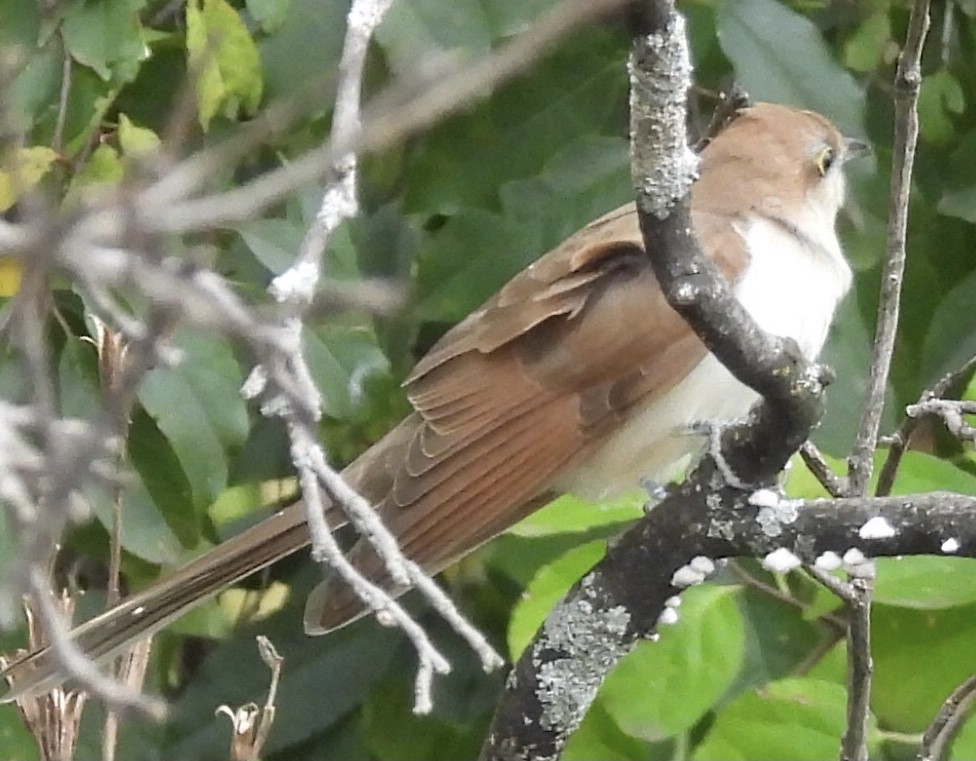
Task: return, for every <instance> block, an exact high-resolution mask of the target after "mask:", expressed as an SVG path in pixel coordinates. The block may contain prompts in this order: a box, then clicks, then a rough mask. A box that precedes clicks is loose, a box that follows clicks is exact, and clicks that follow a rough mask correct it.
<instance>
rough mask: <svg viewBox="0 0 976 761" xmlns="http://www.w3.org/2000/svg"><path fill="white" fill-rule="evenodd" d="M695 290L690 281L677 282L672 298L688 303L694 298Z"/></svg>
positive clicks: (680, 302)
mask: <svg viewBox="0 0 976 761" xmlns="http://www.w3.org/2000/svg"><path fill="white" fill-rule="evenodd" d="M696 296H697V292H696V290H695V288H694V286H692V285H691V283H678V287H677V288H676V289H675V291H674V298H675V299H676V300H677V301H678V303H679V304H690V303H691V302H693V301H694V300H695V297H696Z"/></svg>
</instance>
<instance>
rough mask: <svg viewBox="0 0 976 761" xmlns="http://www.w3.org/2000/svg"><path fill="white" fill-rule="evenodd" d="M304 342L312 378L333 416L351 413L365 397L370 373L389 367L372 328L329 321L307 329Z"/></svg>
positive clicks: (342, 416)
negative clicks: (323, 324) (336, 323)
mask: <svg viewBox="0 0 976 761" xmlns="http://www.w3.org/2000/svg"><path fill="white" fill-rule="evenodd" d="M303 342H304V345H305V359H306V360H307V361H308V366H309V370H310V371H311V373H312V378H313V379H314V380H315V383H316V384H317V385H318V387H319V389H320V391H321V392H322V408H323V409H324V410H325V412H326V413H327V414H328V415H331V416H332V417H335V418H340V419H344V418H348V417H350V416H351V415H352V414H353V413H354V412H355V410H356V409H357V408H358V407H359V405H360V404H361V403H362V401H363V390H364V386H365V384H366V382H367V380H368V379H369V377H370V376H371V375H373V374H374V373H385V372H387V371H388V367H389V365H388V363H387V361H386V357H385V356H384V355H383V352H381V351H380V349H379V347H378V346H377V345H376V336H375V335H373V332H372V331H371V330H369V329H368V328H365V327H356V326H341V325H328V326H326V327H323V328H319V329H318V330H314V331H313V330H306V331H304V334H303Z"/></svg>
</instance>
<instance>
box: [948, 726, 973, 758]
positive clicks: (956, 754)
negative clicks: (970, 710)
mask: <svg viewBox="0 0 976 761" xmlns="http://www.w3.org/2000/svg"><path fill="white" fill-rule="evenodd" d="M971 758H976V720H974V719H973V717H972V714H970V716H969V718H968V719H967V720H965V723H964V724H963V725H962V729H960V730H959V734H958V735H956V739H955V740H953V741H952V746H951V748H950V750H949V759H950V761H968V760H969V759H971Z"/></svg>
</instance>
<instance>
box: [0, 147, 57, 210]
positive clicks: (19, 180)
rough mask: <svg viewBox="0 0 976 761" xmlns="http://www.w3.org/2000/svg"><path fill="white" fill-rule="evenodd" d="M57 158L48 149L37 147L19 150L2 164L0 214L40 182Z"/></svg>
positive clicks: (0, 173) (0, 172)
mask: <svg viewBox="0 0 976 761" xmlns="http://www.w3.org/2000/svg"><path fill="white" fill-rule="evenodd" d="M57 157H58V154H57V153H55V152H54V151H53V150H51V149H50V148H46V147H44V146H43V145H37V146H34V147H32V148H21V149H20V150H19V151H17V152H16V153H15V154H14V156H13V159H12V160H8V161H6V162H4V165H3V171H0V212H4V211H6V210H7V209H9V208H10V207H11V206H13V205H14V202H15V201H16V200H17V199H18V198H19V197H20V196H21V195H22V194H23V193H25V192H26V191H28V190H30V189H31V188H32V187H34V186H35V185H36V184H37V183H38V182H40V180H41V178H42V177H43V176H44V175H45V174H47V170H48V169H50V168H51V164H52V163H54V160H55V159H56V158H57Z"/></svg>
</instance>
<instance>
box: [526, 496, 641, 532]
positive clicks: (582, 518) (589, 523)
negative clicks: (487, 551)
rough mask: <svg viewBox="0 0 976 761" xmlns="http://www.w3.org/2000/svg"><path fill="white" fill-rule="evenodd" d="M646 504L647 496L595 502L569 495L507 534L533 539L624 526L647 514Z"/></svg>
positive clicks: (550, 504) (549, 505)
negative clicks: (534, 537) (645, 511)
mask: <svg viewBox="0 0 976 761" xmlns="http://www.w3.org/2000/svg"><path fill="white" fill-rule="evenodd" d="M646 501H647V495H646V494H644V493H639V494H635V495H634V496H633V497H624V498H621V499H615V500H612V501H610V502H596V503H594V502H587V501H585V500H582V499H579V498H577V497H574V496H572V495H571V494H567V495H564V496H562V497H560V498H559V499H556V500H553V501H552V502H550V503H549V504H548V505H546V506H545V507H543V508H542V509H541V510H536V511H535V512H534V513H532V514H531V515H529V516H528V517H527V518H524V519H522V520H521V521H519V522H518V523H516V524H515V525H514V526H513V527H512V528H510V529H509V531H508V533H510V534H514V535H516V536H525V537H533V536H549V535H550V534H565V533H567V532H570V531H579V532H583V531H589V530H590V529H593V528H597V527H601V526H620V527H623V526H625V525H627V524H629V523H633V522H634V521H636V520H637V519H638V518H640V517H641V516H642V515H643V514H644V503H645V502H646Z"/></svg>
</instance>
